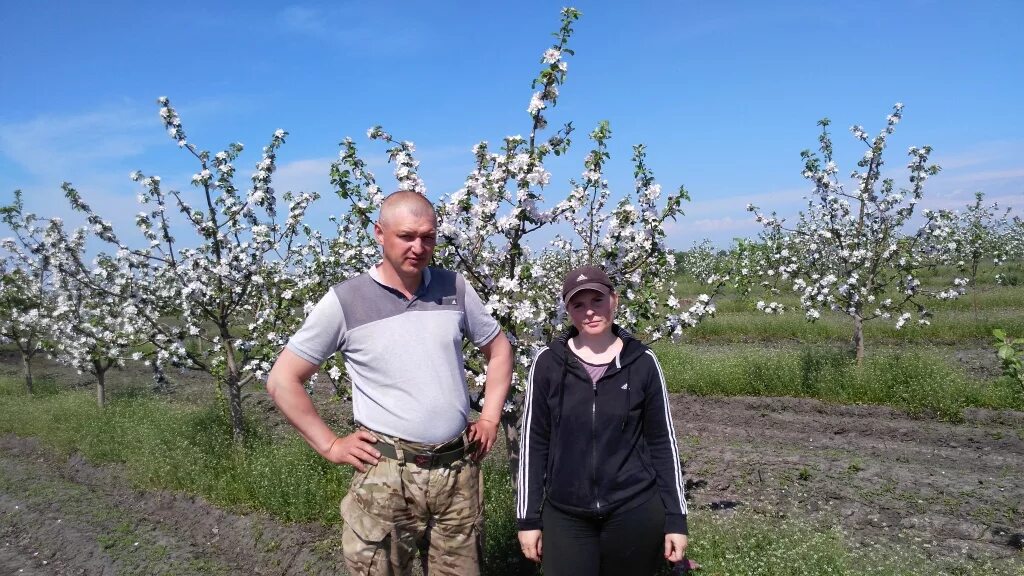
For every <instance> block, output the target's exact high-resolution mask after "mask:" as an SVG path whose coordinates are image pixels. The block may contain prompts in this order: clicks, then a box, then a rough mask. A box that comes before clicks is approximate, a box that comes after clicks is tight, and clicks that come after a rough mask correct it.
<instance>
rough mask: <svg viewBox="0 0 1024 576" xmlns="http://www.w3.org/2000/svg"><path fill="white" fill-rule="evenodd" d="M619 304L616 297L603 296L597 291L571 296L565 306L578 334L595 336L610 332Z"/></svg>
mask: <svg viewBox="0 0 1024 576" xmlns="http://www.w3.org/2000/svg"><path fill="white" fill-rule="evenodd" d="M618 304H619V297H618V296H617V295H615V294H614V293H613V294H609V295H605V294H602V293H600V292H598V291H597V290H581V291H580V292H577V293H575V294H573V295H572V298H570V299H569V302H568V303H567V304H566V305H565V308H566V310H567V311H568V312H569V319H571V320H572V325H573V326H575V327H576V329H577V330H579V332H580V334H588V335H591V336H597V335H600V334H604V333H606V332H610V331H611V329H612V321H613V320H614V318H615V308H616V306H618Z"/></svg>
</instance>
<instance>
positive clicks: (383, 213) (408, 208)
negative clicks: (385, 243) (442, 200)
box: [378, 190, 437, 226]
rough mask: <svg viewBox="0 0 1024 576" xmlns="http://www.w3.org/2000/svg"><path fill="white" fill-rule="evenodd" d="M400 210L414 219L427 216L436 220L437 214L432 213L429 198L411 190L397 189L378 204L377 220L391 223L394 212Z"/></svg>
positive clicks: (399, 211) (396, 212)
mask: <svg viewBox="0 0 1024 576" xmlns="http://www.w3.org/2000/svg"><path fill="white" fill-rule="evenodd" d="M402 212H404V213H406V214H409V215H410V216H413V217H414V218H416V219H423V218H429V219H431V220H434V221H435V222H436V221H437V214H435V213H434V205H433V204H431V203H430V200H427V197H426V196H424V195H422V194H420V193H419V192H413V191H412V190H399V191H398V192H392V193H391V194H389V195H388V197H387V198H385V199H384V202H383V203H382V204H381V205H380V216H379V217H378V220H379V221H380V222H381V223H383V224H384V225H385V226H387V225H390V224H391V221H392V220H393V219H394V217H395V215H396V214H399V213H402Z"/></svg>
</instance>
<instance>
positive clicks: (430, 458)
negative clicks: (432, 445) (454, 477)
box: [373, 436, 469, 468]
mask: <svg viewBox="0 0 1024 576" xmlns="http://www.w3.org/2000/svg"><path fill="white" fill-rule="evenodd" d="M373 447H374V448H376V449H377V451H378V452H380V455H381V456H383V457H385V458H390V459H392V460H398V459H399V458H398V451H397V450H396V449H395V445H394V444H388V443H387V442H383V441H381V442H377V443H376V444H374V445H373ZM400 447H401V449H402V457H403V458H402V460H403V461H404V462H405V463H406V464H415V465H417V466H419V467H420V468H436V467H438V466H447V465H449V464H452V463H454V462H457V461H459V460H460V459H462V457H463V456H465V455H466V451H467V450H468V449H469V446H466V443H465V442H463V440H462V437H461V436H460V437H459V438H456V439H455V440H452V441H451V442H449V443H447V444H445V445H443V446H439V447H438V448H437V449H436V450H423V449H419V448H413V447H411V446H409V445H407V444H402V445H401V446H400Z"/></svg>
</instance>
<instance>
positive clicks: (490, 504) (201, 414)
mask: <svg viewBox="0 0 1024 576" xmlns="http://www.w3.org/2000/svg"><path fill="white" fill-rule="evenodd" d="M827 358H828V357H827V356H826V357H825V359H826V361H827ZM691 360H692V359H691ZM681 362H683V363H684V364H687V365H688V366H689V367H688V368H686V369H687V370H689V371H691V372H692V371H693V367H692V365H690V361H681ZM737 362H738V363H742V362H741V361H740V360H737ZM880 369H881V368H880ZM766 373H767V372H765V374H766ZM40 389H41V390H42V392H41V393H37V394H36V395H35V396H34V397H29V396H27V395H26V394H25V393H24V391H23V389H22V386H21V382H19V381H17V380H16V379H11V378H4V379H0V434H8V433H14V434H18V435H23V436H36V437H39V438H42V439H43V440H44V441H45V442H46V443H48V444H51V445H53V446H55V447H57V448H58V449H60V450H63V451H68V452H71V451H79V452H81V453H82V454H83V455H85V457H86V458H87V459H89V460H90V461H93V462H97V463H102V462H117V463H120V464H122V465H123V467H124V469H125V470H126V471H127V473H128V474H130V476H131V477H132V478H133V479H134V480H135V481H136V482H137V483H138V484H140V485H142V486H146V487H153V488H167V489H178V490H185V491H187V492H190V493H195V494H200V495H202V496H204V497H206V498H207V499H208V500H210V501H212V502H215V503H218V504H220V505H224V506H226V507H229V508H232V509H236V510H242V511H252V510H262V511H266V512H268V513H270V514H271V515H273V516H275V517H277V518H279V519H281V520H283V521H295V520H305V521H308V520H313V521H322V522H325V523H336V522H338V517H337V509H336V507H334V506H329V507H325V506H323V502H325V501H327V502H336V501H338V500H339V499H340V498H341V496H342V495H343V494H344V491H345V489H346V487H347V483H348V468H339V467H334V466H329V465H326V464H325V463H324V461H323V460H322V459H320V458H318V457H317V456H316V455H315V454H314V453H313V452H312V451H311V450H310V449H308V448H307V447H306V446H305V445H304V444H303V443H302V442H301V441H300V440H298V439H297V438H292V439H286V440H281V439H273V436H272V435H271V434H270V432H269V431H268V430H266V429H264V428H263V427H262V425H261V424H260V423H258V422H250V423H249V430H248V432H249V440H248V442H247V443H246V445H245V446H244V447H243V448H241V449H238V448H236V447H234V446H233V445H232V442H231V431H230V427H229V425H228V421H227V419H226V417H225V414H224V413H223V411H222V410H220V409H218V408H216V407H212V408H211V407H206V408H185V407H182V406H180V405H174V404H171V403H169V402H167V401H165V400H162V399H158V398H154V397H150V396H147V395H144V394H137V393H131V394H121V395H116V394H115V397H114V399H113V401H112V402H111V403H110V405H109V406H108V407H107V408H106V409H105V410H99V409H98V408H96V406H95V404H94V400H93V398H92V395H91V394H90V393H88V392H82V391H61V390H57V389H56V387H55V386H54V385H53V384H51V383H46V382H43V383H41V385H40ZM484 474H485V485H486V493H487V502H486V518H487V541H486V558H485V572H484V573H486V574H514V573H517V571H518V570H519V566H520V561H519V560H518V558H519V553H518V545H517V540H516V526H515V523H514V520H513V517H514V513H513V506H514V497H513V492H512V488H511V484H510V481H509V475H508V469H507V466H506V464H505V461H504V459H503V458H500V457H492V458H490V459H488V461H487V462H486V465H485V467H484ZM691 525H692V526H693V528H692V529H693V531H694V533H699V534H700V538H698V539H695V540H694V543H693V547H692V549H691V555H692V556H693V557H695V558H698V559H699V561H700V562H701V563H702V564H703V566H704V571H703V573H704V574H709V575H710V574H715V575H718V574H759V575H775V574H778V575H783V574H805V575H818V574H821V575H825V574H830V575H832V574H850V575H853V574H879V575H897V574H900V575H903V574H934V573H948V574H958V573H961V574H969V573H979V572H976V571H974V570H978V569H979V566H978V565H977V564H976V563H975V564H964V565H963V566H959V565H957V564H955V563H953V564H949V563H946V564H942V563H936V562H933V561H929V560H926V559H925V558H924V556H923V555H922V554H920V553H919V552H917V551H916V549H915V548H914V547H912V546H897V545H893V544H890V543H886V544H884V545H881V546H879V547H869V548H863V549H859V548H854V547H852V546H850V545H848V544H847V541H846V539H844V535H843V534H842V533H841V532H839V531H838V530H837V529H835V528H833V527H830V526H820V525H814V524H812V523H809V522H807V521H802V520H800V519H796V518H793V519H787V518H785V515H784V514H772V515H767V516H766V515H764V514H760V513H757V512H755V511H753V510H745V511H741V512H736V513H729V514H724V515H723V514H721V513H713V512H711V511H708V510H695V511H693V513H692V518H691ZM968 566H969V567H970V568H968ZM982 568H984V567H982ZM993 570H995V569H993ZM983 573H991V574H998V573H999V572H998V571H986V572H983Z"/></svg>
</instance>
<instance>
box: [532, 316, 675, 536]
mask: <svg viewBox="0 0 1024 576" xmlns="http://www.w3.org/2000/svg"><path fill="white" fill-rule="evenodd" d="M613 330H614V332H615V334H616V335H617V336H619V337H620V338H621V339H622V341H623V346H622V351H621V352H619V355H618V357H616V358H615V361H614V362H612V364H611V365H610V366H609V367H608V370H607V372H605V374H604V376H602V377H601V378H600V379H599V380H598V381H597V382H596V383H594V382H592V381H591V379H590V376H589V375H588V374H587V372H586V370H585V369H584V368H583V366H582V365H581V364H580V361H579V360H578V359H577V358H576V356H575V355H574V354H573V353H572V352H571V351H570V350H569V347H568V340H569V339H570V338H572V337H573V336H575V335H576V334H577V332H576V329H575V328H572V329H570V330H569V332H567V333H565V334H563V335H562V336H560V337H559V338H556V339H555V340H553V341H552V342H551V343H550V344H548V346H547V347H545V348H542V349H541V351H540V352H538V353H537V356H536V357H535V358H534V361H533V365H532V366H531V368H530V376H529V381H528V383H527V387H526V399H525V405H524V409H523V423H522V434H521V437H520V454H519V457H520V460H519V485H518V487H517V496H518V498H517V503H516V519H517V521H518V523H519V529H520V530H539V529H542V528H543V526H542V524H541V513H540V512H541V507H542V506H546V505H553V506H555V507H556V508H558V509H559V510H562V511H564V512H566V513H569V514H573V515H576V516H581V517H585V518H602V517H604V516H605V515H606V514H608V513H610V512H612V511H613V510H616V509H619V508H623V509H626V508H630V507H632V506H638V505H640V504H642V503H644V502H645V501H646V499H647V498H648V497H651V495H652V491H654V490H657V492H658V493H659V494H660V496H661V499H662V502H663V503H664V504H665V533H666V534H670V533H672V534H686V533H687V527H686V500H685V498H684V495H683V481H682V470H681V468H680V463H679V451H678V448H677V446H676V438H675V432H674V429H673V425H672V415H671V413H670V411H669V404H668V390H667V389H666V387H665V378H664V375H663V373H662V371H661V366H660V365H659V364H658V360H657V358H655V356H654V352H653V351H651V349H650V348H648V347H647V346H645V345H644V344H642V343H641V342H639V341H638V340H636V339H634V338H633V337H632V336H631V335H630V334H629V333H628V332H626V331H625V330H622V329H620V328H619V327H618V326H615V327H614V328H613Z"/></svg>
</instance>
